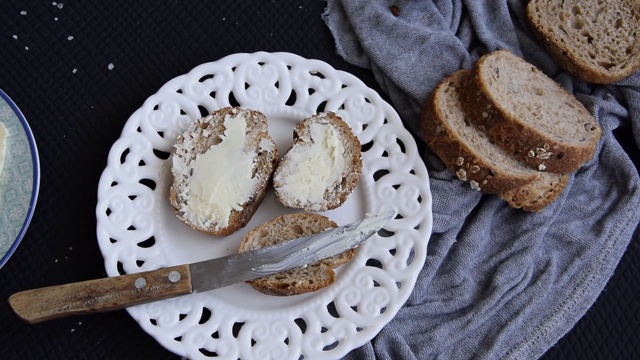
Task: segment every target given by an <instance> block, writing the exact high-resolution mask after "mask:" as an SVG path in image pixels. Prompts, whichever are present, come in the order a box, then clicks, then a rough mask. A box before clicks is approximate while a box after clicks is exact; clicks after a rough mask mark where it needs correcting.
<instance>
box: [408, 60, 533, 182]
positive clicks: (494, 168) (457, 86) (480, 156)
mask: <svg viewBox="0 0 640 360" xmlns="http://www.w3.org/2000/svg"><path fill="white" fill-rule="evenodd" d="M468 77H469V71H467V70H459V71H457V72H455V73H453V74H452V75H450V76H449V77H447V78H445V79H443V80H442V81H441V82H440V83H439V84H438V86H436V88H435V89H434V90H433V92H432V93H431V95H430V96H429V97H428V98H427V100H426V101H425V102H424V105H423V107H422V111H421V121H420V125H421V128H422V137H423V139H424V140H425V142H426V143H427V145H428V146H429V148H430V149H431V151H433V152H434V153H435V154H436V155H438V157H439V158H440V159H441V160H442V162H443V163H444V164H445V165H446V166H447V168H448V169H449V170H450V171H451V172H453V173H454V174H456V175H457V176H458V178H459V179H460V180H463V181H466V182H468V183H469V184H471V187H473V188H474V189H476V190H479V191H482V192H484V193H493V194H497V193H501V192H504V191H507V190H511V189H514V188H517V187H520V186H522V185H524V184H526V183H528V182H531V181H533V180H535V179H536V178H537V177H538V171H537V170H535V169H532V168H531V167H529V166H527V165H526V164H523V163H521V162H519V161H518V160H516V159H515V158H514V157H513V156H511V154H509V153H508V152H506V151H504V150H503V149H502V148H500V147H498V146H496V145H494V144H492V143H491V141H490V140H489V138H488V137H487V136H486V135H485V134H484V133H482V132H481V131H479V130H478V129H477V128H476V127H475V126H473V125H472V124H471V123H470V122H469V117H471V116H478V115H479V114H478V111H471V113H469V114H465V112H464V110H463V109H462V105H461V104H460V98H459V97H460V90H461V88H462V87H464V86H465V83H466V80H467V78H468Z"/></svg>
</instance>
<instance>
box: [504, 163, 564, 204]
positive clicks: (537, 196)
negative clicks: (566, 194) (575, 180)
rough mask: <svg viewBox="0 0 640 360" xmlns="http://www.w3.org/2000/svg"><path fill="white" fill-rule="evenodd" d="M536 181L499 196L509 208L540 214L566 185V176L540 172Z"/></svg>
mask: <svg viewBox="0 0 640 360" xmlns="http://www.w3.org/2000/svg"><path fill="white" fill-rule="evenodd" d="M539 174H540V175H539V177H538V179H536V180H534V181H532V182H530V183H528V184H525V185H523V186H521V187H519V188H517V189H513V190H509V191H506V192H503V193H501V194H500V197H501V198H502V199H503V200H505V201H506V202H508V203H509V205H510V206H511V207H514V208H516V209H522V210H526V211H531V212H540V211H541V210H542V209H544V208H545V207H546V206H547V205H549V204H550V203H552V202H553V201H554V200H555V199H556V198H557V197H558V196H559V195H560V193H562V190H564V188H565V187H566V185H567V182H568V180H569V175H568V174H556V173H550V172H542V171H541V172H540V173H539Z"/></svg>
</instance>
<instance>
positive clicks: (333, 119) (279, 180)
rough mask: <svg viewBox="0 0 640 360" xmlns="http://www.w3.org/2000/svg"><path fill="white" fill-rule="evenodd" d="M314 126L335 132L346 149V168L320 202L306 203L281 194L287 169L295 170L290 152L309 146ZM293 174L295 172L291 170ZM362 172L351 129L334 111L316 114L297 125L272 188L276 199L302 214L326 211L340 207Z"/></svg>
mask: <svg viewBox="0 0 640 360" xmlns="http://www.w3.org/2000/svg"><path fill="white" fill-rule="evenodd" d="M314 123H318V124H329V125H331V126H332V127H333V128H334V129H335V130H336V131H337V133H338V136H339V137H340V140H341V142H342V144H343V145H344V147H345V153H344V157H345V159H344V160H345V168H344V169H343V171H342V174H341V181H338V182H335V183H333V184H332V185H331V186H328V187H327V188H325V190H324V195H323V199H322V201H321V202H320V203H317V202H314V201H311V200H306V201H298V200H295V199H291V198H289V197H287V195H286V194H285V193H284V192H283V191H282V189H283V186H284V185H285V184H286V182H287V180H288V179H287V175H286V174H287V172H288V171H287V170H291V169H290V168H291V167H295V166H296V164H295V163H293V161H292V160H290V157H289V152H290V151H293V150H295V149H297V148H298V147H302V146H307V145H310V143H311V141H312V140H311V135H310V129H311V125H312V124H314ZM294 171H295V170H294ZM361 173H362V154H361V145H360V140H358V138H357V137H356V136H355V135H354V134H353V132H352V131H351V128H350V127H349V125H347V123H346V122H345V121H344V120H342V118H340V117H339V116H338V115H336V114H335V113H333V112H324V113H319V114H315V115H313V116H311V117H309V118H306V119H304V120H303V121H301V122H299V123H298V124H296V127H295V128H294V130H293V146H292V147H291V149H289V151H288V152H287V153H286V154H285V155H284V156H283V158H282V159H281V160H280V162H279V164H278V166H277V167H276V170H275V173H274V176H273V185H274V189H275V193H276V197H277V199H278V201H280V203H282V204H283V205H285V206H288V207H292V208H297V209H303V210H305V211H327V210H332V209H335V208H337V207H339V206H340V205H342V204H343V203H344V202H345V201H346V200H347V198H348V197H349V195H350V194H351V193H352V192H353V190H354V189H355V187H356V185H357V184H358V181H359V179H360V175H361Z"/></svg>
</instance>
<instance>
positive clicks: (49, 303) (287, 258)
mask: <svg viewBox="0 0 640 360" xmlns="http://www.w3.org/2000/svg"><path fill="white" fill-rule="evenodd" d="M395 214H396V213H395V211H393V210H391V211H388V212H385V213H383V214H380V215H377V216H371V217H366V218H365V219H363V220H360V221H356V222H354V223H351V224H348V225H345V226H341V227H337V228H333V229H329V230H326V231H323V232H320V233H316V234H313V235H310V236H307V237H302V238H298V239H295V240H291V241H288V242H285V243H282V244H278V245H275V246H272V247H268V248H262V249H258V250H252V251H247V252H242V253H238V254H233V255H229V256H224V257H220V258H215V259H211V260H205V261H201V262H196V263H192V264H183V265H176V266H170V267H166V268H162V269H157V270H151V271H145V272H139V273H132V274H127V275H121V276H114V277H108V278H103V279H95V280H88V281H82V282H76V283H71V284H64V285H55V286H49V287H43V288H38V289H31V290H25V291H21V292H18V293H15V294H13V295H11V297H9V304H10V305H11V307H12V308H13V311H14V312H15V313H16V314H17V315H18V316H19V317H21V318H22V319H23V320H25V321H26V322H28V323H30V324H36V323H40V322H43V321H47V320H52V319H57V318H61V317H66V316H72V315H81V314H90V313H96V312H105V311H110V310H116V309H122V308H125V307H129V306H133V305H138V304H143V303H147V302H151V301H157V300H162V299H168V298H172V297H177V296H182V295H187V294H191V293H199V292H204V291H209V290H213V289H218V288H221V287H224V286H227V285H231V284H235V283H238V282H242V281H246V280H252V279H255V278H259V277H262V276H266V275H270V274H275V273H278V272H281V271H285V270H289V269H293V268H296V267H300V266H303V265H305V264H310V263H313V262H316V261H318V260H322V259H324V258H328V257H331V256H334V255H337V254H340V253H342V252H344V251H346V250H348V249H351V248H355V247H357V246H358V245H360V244H361V243H362V242H363V241H365V240H366V239H368V238H369V237H371V236H372V235H373V234H375V233H377V232H378V231H379V230H380V229H382V227H383V226H384V225H385V224H386V223H387V222H388V221H389V220H390V219H392V218H393V217H395Z"/></svg>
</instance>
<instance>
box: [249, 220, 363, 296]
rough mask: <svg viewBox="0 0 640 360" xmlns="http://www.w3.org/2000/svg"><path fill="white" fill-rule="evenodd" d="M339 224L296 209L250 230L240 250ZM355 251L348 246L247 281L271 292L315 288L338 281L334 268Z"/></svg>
mask: <svg viewBox="0 0 640 360" xmlns="http://www.w3.org/2000/svg"><path fill="white" fill-rule="evenodd" d="M337 226H338V225H337V224H336V223H335V222H333V221H331V220H330V219H329V218H327V217H325V216H322V215H320V214H313V213H295V214H287V215H283V216H279V217H277V218H275V219H273V220H271V221H269V222H266V223H264V224H262V225H260V226H258V227H257V228H255V229H253V230H251V231H250V232H249V233H248V234H247V235H245V237H244V239H242V243H241V244H240V249H239V251H240V252H244V251H250V250H256V249H261V248H263V247H269V246H273V245H276V244H279V243H283V242H286V241H289V240H293V239H297V238H300V237H303V236H309V235H312V234H315V233H319V232H321V231H324V230H327V229H331V228H335V227H337ZM354 254H355V250H354V249H349V250H347V251H345V252H343V253H341V254H339V255H336V256H333V257H330V258H327V259H323V260H320V261H318V262H315V263H313V264H308V265H306V266H303V267H299V268H295V269H291V270H287V271H283V272H280V273H276V274H272V275H268V276H264V277H260V278H257V279H254V280H250V281H247V283H248V284H250V285H251V286H252V287H253V288H254V289H256V290H258V291H260V292H262V293H264V294H268V295H279V296H289V295H298V294H304V293H307V292H312V291H316V290H319V289H322V288H324V287H326V286H329V285H330V284H332V283H333V282H334V281H335V278H336V273H335V270H334V269H335V268H337V267H338V266H340V265H342V264H344V263H346V262H348V261H349V260H351V258H353V255H354Z"/></svg>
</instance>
